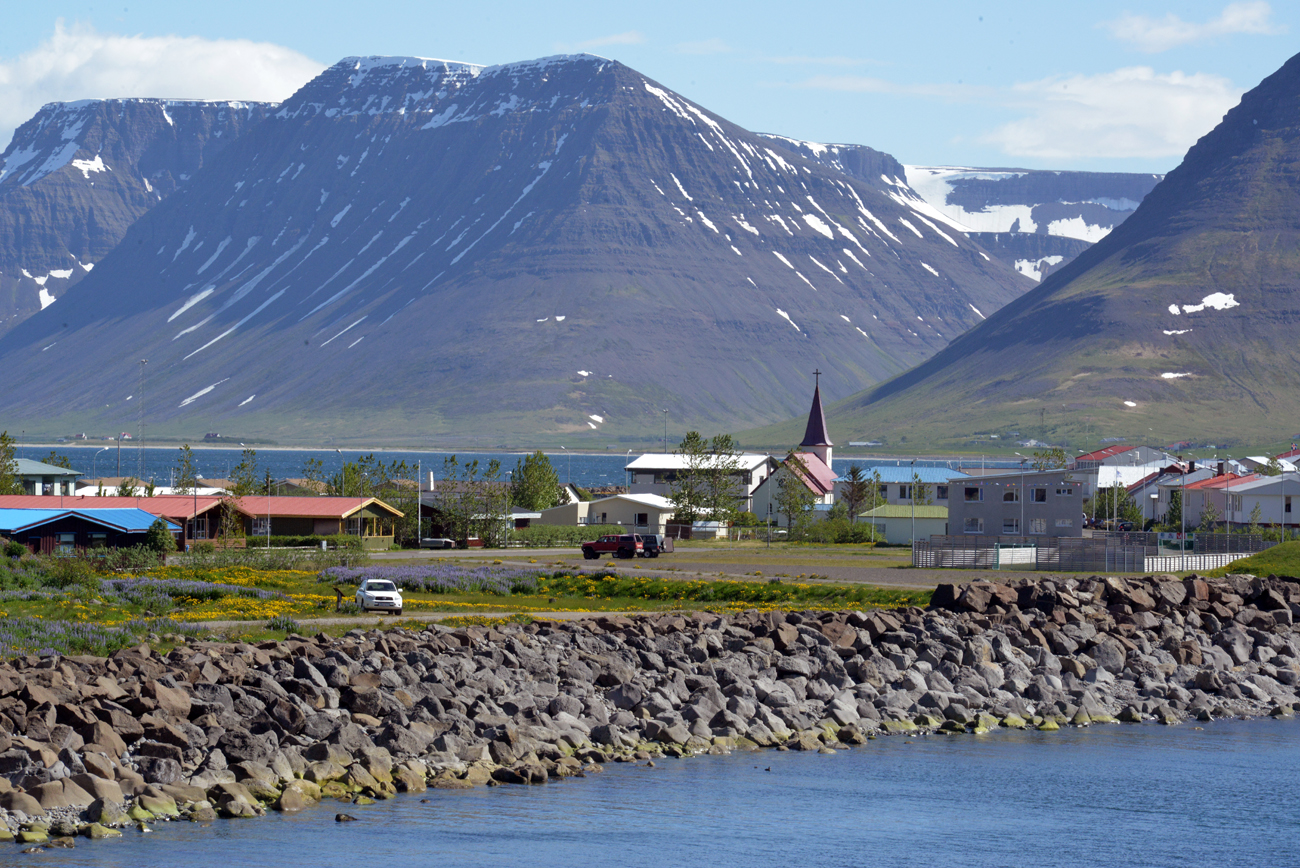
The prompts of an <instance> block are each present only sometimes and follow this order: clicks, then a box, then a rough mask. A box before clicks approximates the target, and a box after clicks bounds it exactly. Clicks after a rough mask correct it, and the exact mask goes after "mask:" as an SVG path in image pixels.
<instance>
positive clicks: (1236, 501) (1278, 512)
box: [1188, 473, 1300, 528]
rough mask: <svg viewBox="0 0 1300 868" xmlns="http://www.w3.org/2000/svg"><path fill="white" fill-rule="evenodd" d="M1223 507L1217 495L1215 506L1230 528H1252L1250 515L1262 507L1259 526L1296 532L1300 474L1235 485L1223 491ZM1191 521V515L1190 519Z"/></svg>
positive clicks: (1251, 479) (1250, 480)
mask: <svg viewBox="0 0 1300 868" xmlns="http://www.w3.org/2000/svg"><path fill="white" fill-rule="evenodd" d="M1222 497H1223V503H1222V504H1221V505H1220V503H1219V499H1218V492H1216V493H1215V494H1214V495H1213V502H1214V503H1215V505H1216V507H1217V508H1218V509H1219V511H1220V512H1221V513H1222V515H1223V520H1224V521H1226V522H1228V523H1229V525H1233V526H1237V527H1242V526H1245V525H1249V524H1250V523H1251V521H1250V514H1251V513H1252V512H1253V511H1254V509H1255V507H1256V506H1259V524H1261V525H1264V526H1268V527H1277V526H1279V525H1280V526H1282V527H1288V528H1293V527H1296V526H1297V523H1298V522H1300V508H1295V509H1293V508H1292V504H1293V503H1300V473H1283V474H1281V475H1279V476H1256V477H1253V478H1250V479H1247V480H1245V481H1242V482H1233V483H1232V484H1231V485H1225V486H1223V488H1222ZM1188 518H1189V520H1190V518H1191V515H1190V514H1189V515H1188Z"/></svg>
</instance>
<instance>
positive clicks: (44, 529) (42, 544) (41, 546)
mask: <svg viewBox="0 0 1300 868" xmlns="http://www.w3.org/2000/svg"><path fill="white" fill-rule="evenodd" d="M157 520H158V516H155V515H153V514H152V513H148V512H145V511H144V510H143V509H133V508H90V509H55V508H49V509H0V535H3V536H4V537H6V538H8V539H11V540H16V541H18V542H20V543H22V544H24V545H26V546H27V548H28V549H29V550H31V551H32V552H36V553H40V554H74V553H75V552H77V551H79V550H85V549H99V548H129V547H131V546H136V545H140V544H142V543H143V542H144V539H145V533H146V532H147V531H148V530H149V526H150V525H152V524H153V523H154V522H155V521H157ZM163 521H167V520H166V519H163ZM167 529H168V530H169V531H171V532H172V533H179V532H180V529H181V528H180V525H178V524H175V523H174V522H170V521H167Z"/></svg>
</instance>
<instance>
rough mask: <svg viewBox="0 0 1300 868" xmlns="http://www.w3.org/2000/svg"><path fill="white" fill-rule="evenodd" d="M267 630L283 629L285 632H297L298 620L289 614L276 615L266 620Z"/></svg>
mask: <svg viewBox="0 0 1300 868" xmlns="http://www.w3.org/2000/svg"><path fill="white" fill-rule="evenodd" d="M266 628H267V629H268V630H283V631H284V632H285V633H297V632H298V629H299V628H298V622H297V621H295V620H294V619H293V617H292V616H290V615H277V616H276V617H274V618H272V619H271V620H269V621H267V622H266Z"/></svg>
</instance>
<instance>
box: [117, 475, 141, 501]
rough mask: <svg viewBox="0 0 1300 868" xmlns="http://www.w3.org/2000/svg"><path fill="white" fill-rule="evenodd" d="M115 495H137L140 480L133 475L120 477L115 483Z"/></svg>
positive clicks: (138, 493) (138, 494)
mask: <svg viewBox="0 0 1300 868" xmlns="http://www.w3.org/2000/svg"><path fill="white" fill-rule="evenodd" d="M117 496H118V497H139V496H140V480H138V479H136V478H135V477H134V476H124V477H122V479H121V480H120V481H119V482H118V483H117Z"/></svg>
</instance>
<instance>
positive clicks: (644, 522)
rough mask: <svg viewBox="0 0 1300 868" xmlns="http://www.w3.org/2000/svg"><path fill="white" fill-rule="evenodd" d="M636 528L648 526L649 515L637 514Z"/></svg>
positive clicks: (644, 513)
mask: <svg viewBox="0 0 1300 868" xmlns="http://www.w3.org/2000/svg"><path fill="white" fill-rule="evenodd" d="M635 519H636V521H635V524H636V525H637V527H647V526H649V524H650V513H648V512H638V513H637V514H636V516H635Z"/></svg>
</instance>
